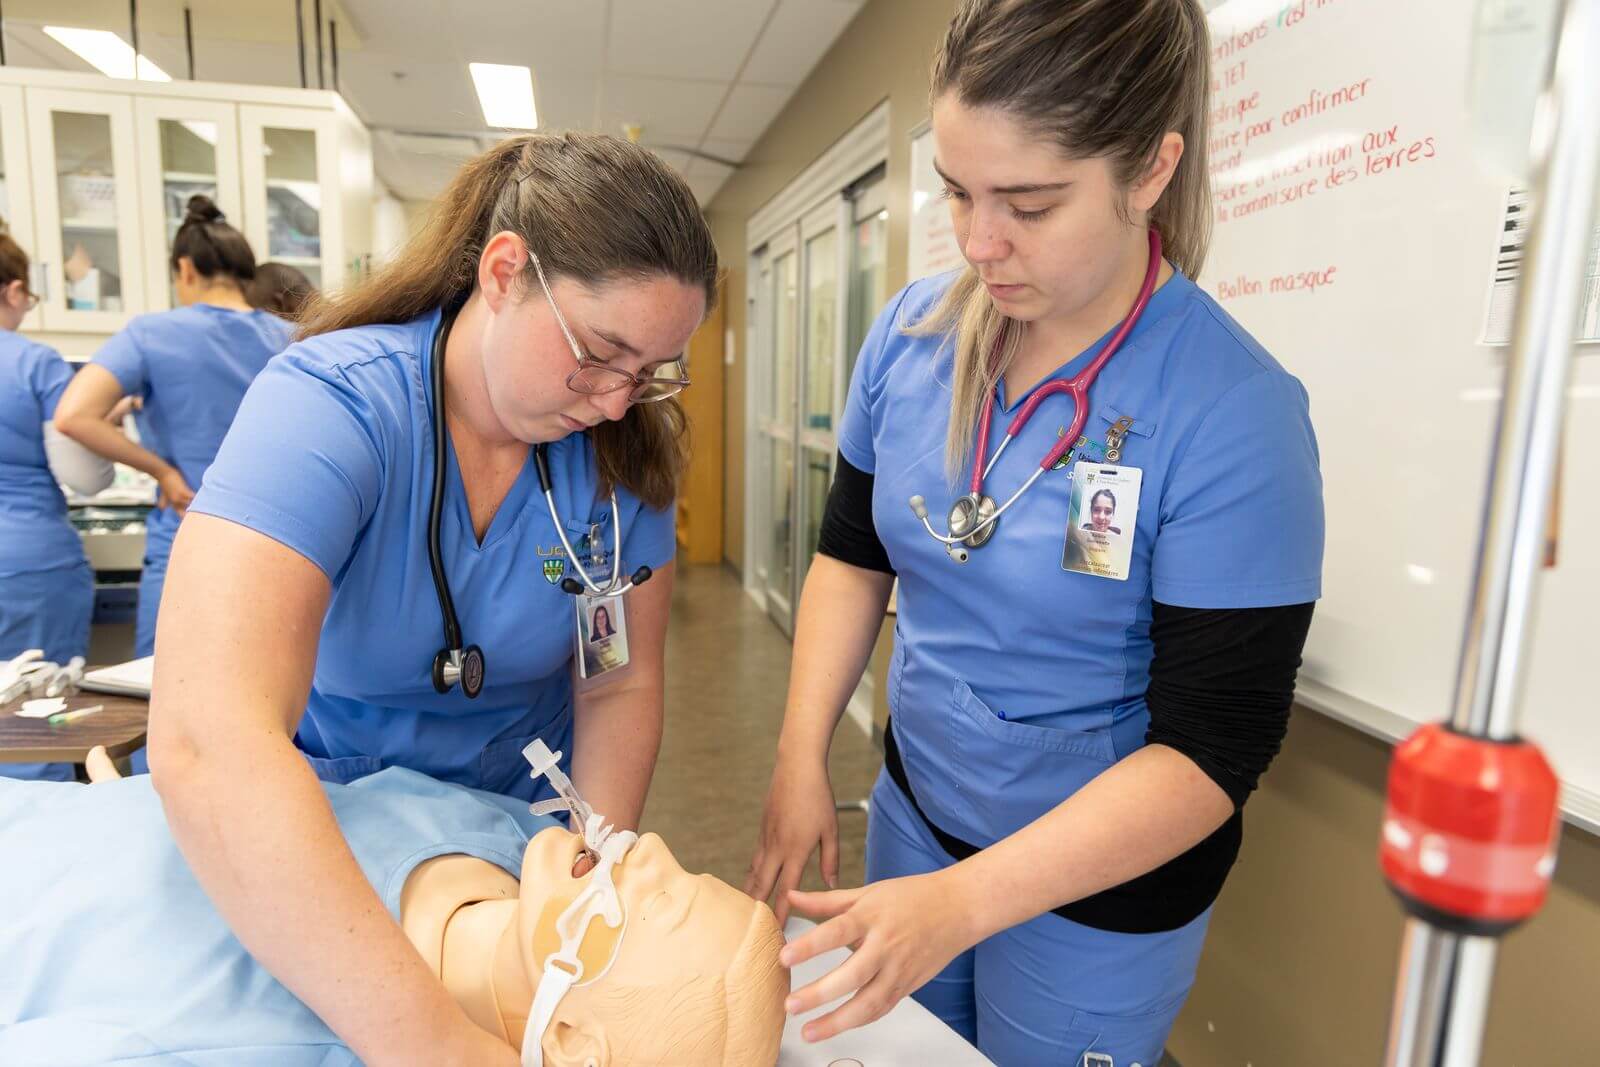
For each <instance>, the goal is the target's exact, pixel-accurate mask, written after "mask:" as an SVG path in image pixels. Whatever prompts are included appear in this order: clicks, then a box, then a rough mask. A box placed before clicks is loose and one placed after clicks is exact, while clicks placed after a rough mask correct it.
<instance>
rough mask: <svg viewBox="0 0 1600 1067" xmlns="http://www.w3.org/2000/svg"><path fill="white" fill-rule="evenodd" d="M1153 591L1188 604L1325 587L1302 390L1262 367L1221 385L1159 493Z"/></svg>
mask: <svg viewBox="0 0 1600 1067" xmlns="http://www.w3.org/2000/svg"><path fill="white" fill-rule="evenodd" d="M1160 506H1161V525H1160V527H1159V528H1158V530H1157V533H1156V543H1155V550H1154V558H1153V560H1152V563H1151V582H1152V593H1153V595H1154V598H1155V599H1156V600H1158V601H1160V602H1161V603H1163V604H1170V605H1173V606H1175V607H1184V608H1265V607H1280V606H1283V605H1286V604H1304V603H1308V602H1310V601H1313V600H1316V599H1317V598H1318V597H1319V596H1320V595H1321V593H1322V543H1323V513H1322V472H1321V469H1320V467H1319V466H1318V458H1317V441H1316V435H1315V433H1314V432H1313V430H1312V428H1311V415H1310V411H1309V408H1308V404H1307V398H1306V391H1305V388H1304V387H1303V386H1301V384H1300V383H1299V382H1298V381H1296V380H1295V379H1294V378H1293V377H1291V376H1289V375H1288V374H1284V373H1281V372H1276V371H1263V372H1262V373H1259V374H1255V375H1253V376H1251V377H1249V378H1246V379H1245V380H1244V381H1242V382H1240V383H1239V384H1238V385H1236V386H1234V387H1233V388H1232V389H1231V390H1229V391H1228V392H1227V393H1225V394H1224V395H1223V397H1222V398H1221V399H1220V400H1219V401H1218V402H1217V404H1216V406H1215V407H1214V408H1212V410H1211V412H1210V414H1208V415H1207V416H1206V418H1205V420H1204V421H1203V422H1202V423H1201V424H1200V427H1199V429H1197V430H1196V431H1195V434H1194V437H1193V438H1192V439H1191V440H1190V441H1189V443H1188V446H1187V448H1186V449H1185V450H1184V452H1183V454H1182V455H1181V456H1180V457H1179V458H1178V460H1177V463H1176V465H1175V469H1174V471H1173V474H1172V477H1171V479H1170V481H1169V482H1168V484H1167V488H1166V491H1165V493H1164V494H1163V496H1162V499H1161V505H1160Z"/></svg>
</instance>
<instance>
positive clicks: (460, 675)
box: [428, 304, 651, 699]
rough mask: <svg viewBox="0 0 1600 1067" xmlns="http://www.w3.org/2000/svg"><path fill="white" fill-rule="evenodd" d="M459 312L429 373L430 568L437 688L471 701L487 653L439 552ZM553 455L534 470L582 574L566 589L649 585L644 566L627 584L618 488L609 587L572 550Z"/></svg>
mask: <svg viewBox="0 0 1600 1067" xmlns="http://www.w3.org/2000/svg"><path fill="white" fill-rule="evenodd" d="M459 310H460V305H459V304H457V305H456V306H455V307H453V308H449V309H447V310H446V311H445V312H444V315H443V318H442V319H441V321H440V323H439V327H438V329H436V330H435V331H434V334H433V356H432V359H433V364H432V366H431V367H430V368H429V371H430V378H431V380H432V384H433V399H434V407H435V409H436V410H435V411H434V412H433V492H432V495H431V496H430V498H429V500H428V566H429V568H431V569H432V571H433V589H434V592H435V593H437V594H438V596H439V614H440V615H442V616H443V617H444V648H442V649H440V650H439V654H438V655H436V656H434V657H433V688H434V689H435V690H437V691H438V692H440V693H448V692H449V691H450V690H451V689H452V688H454V686H455V685H456V683H457V682H460V683H461V691H462V692H463V693H465V694H466V695H467V697H468V699H471V698H473V697H476V696H477V695H478V694H479V693H481V692H483V675H484V663H483V650H482V649H481V648H479V647H478V646H477V645H467V646H465V647H462V643H461V623H460V621H459V620H458V619H457V618H456V606H455V601H453V600H452V599H451V597H450V583H449V581H448V580H446V578H445V573H444V554H443V552H442V551H441V550H440V548H439V522H440V518H441V516H442V515H443V513H444V466H445V432H446V431H445V425H444V345H445V340H446V339H447V338H448V337H449V336H450V327H451V326H453V325H454V324H455V321H456V313H457V312H458V311H459ZM548 452H549V446H548V445H544V444H537V445H534V446H533V466H534V470H535V471H536V472H537V473H538V475H539V490H540V492H542V493H543V494H544V504H545V507H546V508H548V509H549V510H550V522H551V523H552V524H553V525H554V526H555V528H556V536H557V537H559V538H560V539H561V547H562V549H564V550H565V551H566V553H567V561H568V562H570V563H571V564H572V569H573V570H574V571H576V572H577V574H578V577H577V578H572V577H567V578H563V579H561V591H562V592H564V593H569V594H571V595H573V596H577V595H579V594H581V593H583V592H584V591H585V590H587V591H588V592H589V594H590V595H591V596H621V595H622V594H623V593H626V592H627V591H628V590H630V589H632V588H633V587H634V586H636V585H643V584H644V583H645V582H647V581H649V579H650V573H651V571H650V568H649V567H640V568H639V569H638V570H636V571H634V572H633V576H632V577H631V578H629V579H628V580H627V581H626V582H623V581H622V516H621V512H620V511H619V509H618V507H617V491H616V490H615V489H612V490H611V539H612V545H611V578H610V580H609V581H607V582H606V584H605V585H599V584H597V583H596V582H595V580H594V579H593V578H591V577H589V571H588V570H587V569H586V568H585V567H584V565H583V563H582V562H581V561H580V560H579V559H578V554H577V553H576V552H575V551H573V549H572V542H570V541H568V540H567V531H566V528H565V526H563V524H562V522H561V515H560V513H559V512H557V511H556V500H555V495H554V493H553V492H552V491H551V482H550V460H549V456H548ZM592 547H593V546H591V548H592Z"/></svg>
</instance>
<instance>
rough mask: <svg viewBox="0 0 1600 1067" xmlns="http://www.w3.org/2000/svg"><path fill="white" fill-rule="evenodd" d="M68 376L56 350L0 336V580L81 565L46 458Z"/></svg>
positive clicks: (80, 544)
mask: <svg viewBox="0 0 1600 1067" xmlns="http://www.w3.org/2000/svg"><path fill="white" fill-rule="evenodd" d="M72 373H73V370H72V367H71V366H70V365H69V364H68V363H67V361H66V360H64V359H62V358H61V356H60V355H59V354H57V352H56V350H55V349H53V348H48V347H46V346H45V345H41V344H37V343H35V342H33V341H30V340H28V339H27V338H25V337H23V336H22V335H21V334H18V333H16V332H14V331H11V330H0V577H5V576H9V575H17V574H26V573H31V572H34V571H46V570H55V569H57V568H60V567H70V566H72V565H74V564H77V563H82V562H83V561H84V558H85V557H84V554H83V542H82V541H81V540H79V538H78V533H77V531H76V530H74V529H73V528H72V524H71V523H69V522H68V521H67V500H66V497H64V496H63V495H62V494H61V487H60V486H59V485H57V484H56V479H55V475H53V474H51V473H50V465H49V463H48V461H47V460H46V458H45V452H44V424H45V423H47V422H49V421H50V420H51V419H53V418H55V414H56V404H58V403H59V402H60V401H61V394H62V393H63V392H65V391H66V388H67V383H68V382H70V381H71V380H72Z"/></svg>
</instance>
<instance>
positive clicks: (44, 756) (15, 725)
mask: <svg viewBox="0 0 1600 1067" xmlns="http://www.w3.org/2000/svg"><path fill="white" fill-rule="evenodd" d="M95 704H104V705H105V706H106V708H105V710H104V711H97V712H95V713H94V714H93V715H90V716H89V717H88V718H86V719H79V720H78V721H77V722H69V723H67V724H66V725H64V726H51V725H50V723H49V720H47V719H25V718H23V717H22V716H20V715H18V714H17V709H19V708H21V707H22V702H21V701H20V700H17V701H12V702H11V703H10V704H7V705H5V706H4V707H3V708H0V763H75V764H77V765H78V766H79V767H82V766H83V761H84V759H85V758H87V756H88V755H89V750H90V749H91V748H94V747H95V746H96V745H104V746H105V748H106V754H107V755H109V756H110V757H111V758H112V759H113V760H116V761H118V762H119V763H120V762H121V761H122V760H125V759H126V758H127V757H128V756H129V755H131V754H132V753H133V752H134V751H136V750H137V749H139V748H142V747H143V746H144V739H145V731H146V729H147V727H148V725H149V721H150V701H149V700H147V699H145V698H144V697H122V696H112V695H111V694H110V693H88V692H84V693H79V694H77V695H76V696H70V697H68V698H67V706H66V708H65V710H66V711H72V710H73V709H75V708H87V707H92V706H94V705H95Z"/></svg>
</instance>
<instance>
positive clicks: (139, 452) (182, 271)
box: [56, 196, 293, 656]
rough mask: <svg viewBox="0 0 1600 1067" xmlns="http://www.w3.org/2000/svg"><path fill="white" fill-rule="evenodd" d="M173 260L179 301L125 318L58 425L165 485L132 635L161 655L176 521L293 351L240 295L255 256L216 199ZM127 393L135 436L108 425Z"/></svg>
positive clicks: (77, 382) (200, 202)
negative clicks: (136, 410) (268, 369)
mask: <svg viewBox="0 0 1600 1067" xmlns="http://www.w3.org/2000/svg"><path fill="white" fill-rule="evenodd" d="M169 263H170V265H171V267H172V275H173V283H174V288H175V289H176V291H177V295H178V304H179V305H180V306H179V307H176V308H174V309H173V310H171V311H158V312H154V313H151V314H149V315H140V316H138V317H136V318H135V319H133V320H132V321H131V322H129V323H128V325H127V326H126V327H125V328H124V329H123V330H122V331H121V332H120V333H118V334H116V335H115V336H114V337H112V338H111V339H110V340H109V341H107V342H106V343H105V345H104V346H103V347H101V349H100V351H99V352H97V353H95V357H94V361H93V362H92V363H90V364H89V365H88V366H86V367H84V368H83V370H82V371H81V372H80V373H79V374H78V375H77V376H76V378H74V379H73V382H72V385H71V386H70V387H69V388H68V389H67V392H66V395H64V396H63V397H62V398H61V406H60V408H59V410H58V411H57V413H56V426H57V427H58V428H59V429H60V430H61V432H62V433H64V434H66V435H67V436H68V437H71V438H74V439H75V440H77V441H79V442H81V443H82V444H84V445H85V446H87V447H89V448H91V449H93V450H94V451H95V452H98V453H100V454H101V455H102V456H105V457H106V458H108V459H112V460H115V461H117V462H118V463H125V464H127V465H128V466H130V467H133V468H135V469H137V470H141V471H144V472H145V473H146V474H148V475H150V476H151V477H152V478H154V479H155V480H156V482H157V483H158V484H159V485H160V487H161V495H160V499H159V501H158V502H157V506H156V509H155V510H154V511H152V512H151V513H150V518H149V521H148V523H147V524H146V529H147V532H146V534H145V538H146V540H145V557H144V573H143V575H142V577H141V578H140V581H139V608H138V621H137V625H136V627H135V637H134V651H135V654H136V655H140V656H148V655H151V654H153V653H154V652H155V641H156V609H157V607H158V606H159V605H160V603H161V590H162V586H163V584H164V583H165V581H166V573H167V556H168V554H169V553H170V552H171V549H172V538H173V536H174V535H175V534H176V533H177V530H178V522H179V520H180V519H182V518H183V513H184V510H185V509H186V508H187V507H188V506H189V501H190V500H192V499H194V494H195V490H196V489H198V488H199V487H200V480H201V478H202V477H203V476H204V475H205V472H206V468H207V467H209V466H210V465H211V461H212V460H213V459H215V458H216V455H217V449H218V447H219V446H221V444H222V438H223V437H224V436H225V435H226V434H227V432H228V427H229V426H231V425H232V424H233V416H234V414H235V413H236V412H237V411H238V410H239V402H240V401H241V400H243V399H244V393H245V390H246V389H248V388H249V387H250V383H251V382H252V381H254V380H255V376H256V375H257V374H259V373H260V372H261V368H262V367H264V366H266V364H267V360H269V359H271V358H272V357H273V356H275V355H277V353H278V352H280V351H282V350H283V349H284V348H285V347H287V345H288V344H289V339H290V336H291V333H292V329H293V328H292V327H291V326H290V324H289V323H287V322H285V321H284V320H283V319H281V318H279V317H278V316H276V315H273V314H271V313H269V312H266V311H260V310H257V309H256V308H255V307H253V306H252V305H251V303H250V301H249V300H247V299H245V287H246V286H248V285H249V284H250V282H251V280H252V279H254V278H255V275H256V257H255V254H254V253H253V252H251V251H250V243H249V242H248V241H246V240H245V238H244V234H242V233H240V232H239V231H238V230H237V229H235V228H234V227H233V226H232V225H230V224H229V223H228V221H227V219H225V218H224V217H223V214H222V212H221V211H220V210H219V209H218V208H217V205H216V204H214V203H212V202H211V199H210V198H209V197H205V196H192V197H190V198H189V204H188V211H187V213H186V215H185V216H184V220H183V224H182V225H181V226H179V227H178V233H177V235H176V236H175V237H174V238H173V240H172V256H171V258H170V260H169ZM124 397H135V398H137V399H138V400H139V401H140V402H141V403H142V405H143V409H142V411H141V412H140V414H138V415H137V416H135V420H136V422H137V424H138V428H139V441H138V442H137V443H135V442H133V441H131V440H129V439H128V438H127V437H124V436H123V435H122V434H120V433H118V432H117V431H116V430H115V428H113V427H111V426H109V425H108V424H107V423H106V421H105V416H106V413H107V412H109V411H111V410H112V409H113V408H114V407H116V405H117V404H118V403H119V402H121V401H122V399H123V398H124Z"/></svg>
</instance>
